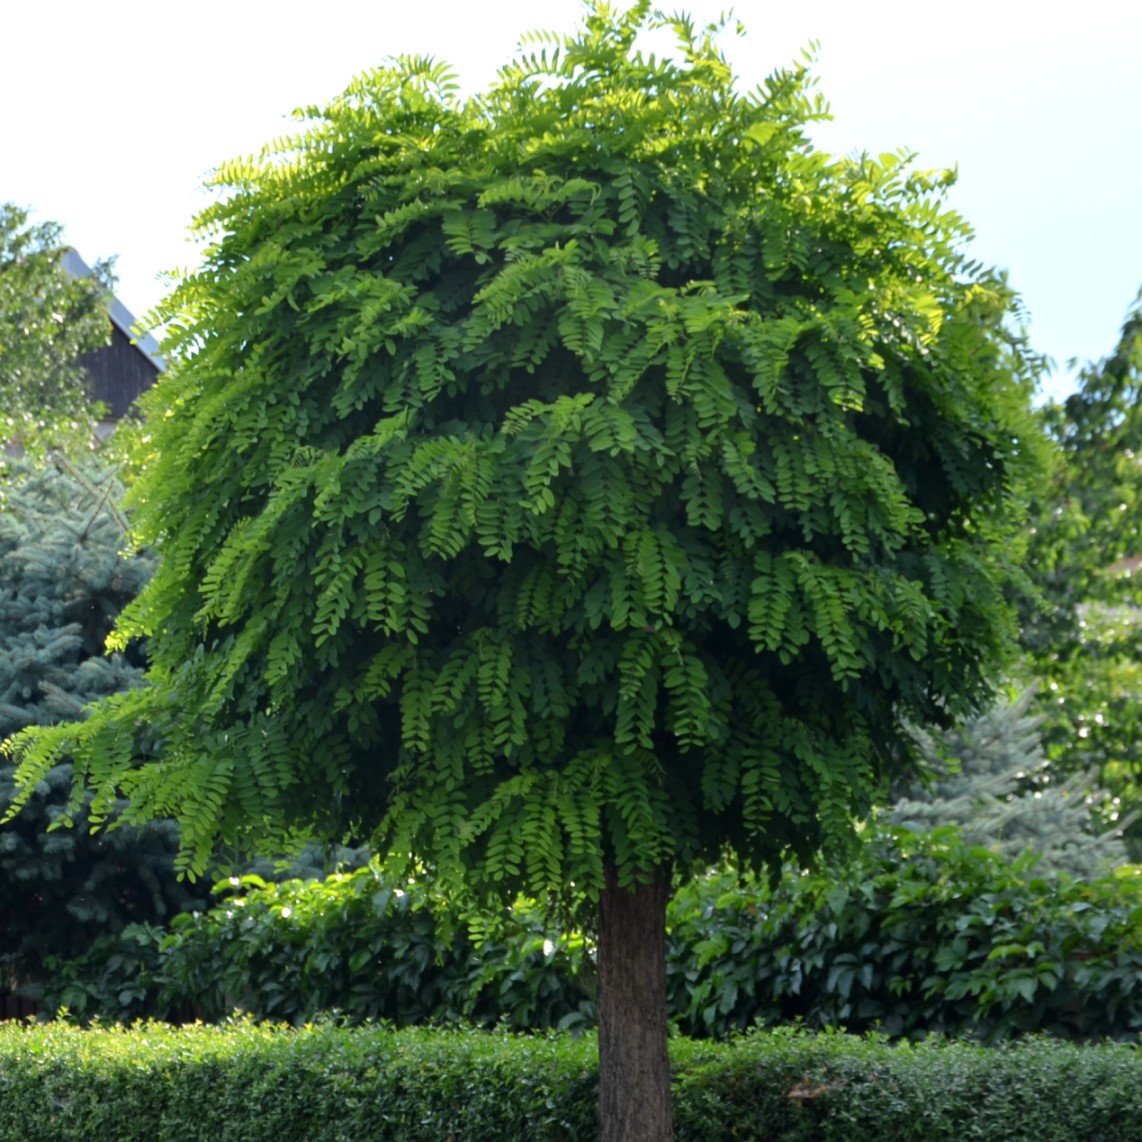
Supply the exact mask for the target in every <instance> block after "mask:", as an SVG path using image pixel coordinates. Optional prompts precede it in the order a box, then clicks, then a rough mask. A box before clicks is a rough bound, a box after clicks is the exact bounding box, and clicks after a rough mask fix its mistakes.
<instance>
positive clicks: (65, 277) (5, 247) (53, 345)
mask: <svg viewBox="0 0 1142 1142" xmlns="http://www.w3.org/2000/svg"><path fill="white" fill-rule="evenodd" d="M61 234H62V230H61V228H60V227H59V226H58V225H56V224H55V223H52V222H44V223H40V224H38V225H30V224H29V222H28V214H27V211H25V210H22V209H20V208H19V207H17V206H15V205H13V204H12V203H0V392H2V393H3V400H2V401H0V406H2V409H3V411H2V412H0V437H2V438H4V439H8V440H11V439H12V438H14V437H16V436H23V437H25V438H28V437H34V436H35V435H36V433H37V432H42V431H43V430H44V429H45V428H48V427H49V426H50V427H56V426H58V425H59V424H60V423H61V422H66V421H68V420H72V421H79V422H81V423H84V424H86V423H87V422H88V420H89V419H90V416H91V408H90V400H91V398H90V394H89V392H88V390H87V380H86V374H85V372H84V370H83V368H82V367H81V366H80V365H79V364H78V358H79V357H80V355H81V354H83V353H86V352H89V351H90V350H92V349H98V348H100V347H101V346H103V345H106V344H107V343H108V341H110V339H111V323H110V321H109V320H108V317H107V295H108V293H109V291H110V289H111V286H112V284H113V281H114V279H113V277H112V273H111V263H109V262H96V264H95V266H94V267H93V269H92V273H91V276H90V277H87V278H75V277H72V276H71V275H70V274H69V273H68V272H67V271H66V270H65V269H64V268H63V255H64V250H65V247H64V246H63V245H62V244H61V242H60V238H61Z"/></svg>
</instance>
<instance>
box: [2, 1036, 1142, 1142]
mask: <svg viewBox="0 0 1142 1142" xmlns="http://www.w3.org/2000/svg"><path fill="white" fill-rule="evenodd" d="M670 1055H671V1069H672V1073H673V1093H674V1100H675V1125H676V1134H677V1137H678V1139H679V1140H680V1142H683V1140H702V1142H705V1140H709V1142H715V1140H716V1142H722V1140H723V1139H727V1138H736V1139H762V1138H764V1139H766V1140H767V1142H809V1140H810V1139H813V1140H823V1142H830V1140H841V1139H843V1140H845V1142H865V1140H868V1139H875V1140H876V1142H881V1140H882V1139H884V1138H891V1139H893V1140H894V1142H945V1140H948V1142H951V1140H955V1142H960V1140H961V1139H964V1138H969V1137H970V1138H972V1139H974V1140H976V1142H992V1140H995V1142H998V1140H999V1139H1003V1140H1004V1142H1017V1140H1022V1139H1026V1140H1034V1142H1064V1140H1065V1142H1096V1140H1101V1142H1108V1140H1110V1139H1114V1140H1115V1142H1138V1140H1142V1116H1140V1115H1139V1114H1138V1093H1137V1092H1138V1087H1139V1080H1140V1079H1142V1057H1140V1056H1139V1054H1138V1052H1137V1051H1136V1050H1134V1049H1131V1048H1129V1047H1125V1046H1120V1045H1108V1046H1102V1047H1079V1046H1075V1045H1071V1044H1065V1043H1055V1042H1050V1041H1046V1040H1042V1039H1032V1040H1029V1041H1026V1042H1024V1043H1021V1044H1019V1045H1016V1046H1009V1047H1006V1048H1003V1049H999V1050H987V1049H984V1048H981V1047H978V1046H971V1045H968V1044H963V1043H947V1042H942V1041H939V1040H934V1041H929V1042H927V1043H924V1044H922V1045H918V1046H914V1045H910V1044H902V1045H899V1046H896V1047H891V1046H889V1045H887V1044H886V1043H884V1042H883V1041H882V1040H878V1039H872V1040H867V1041H862V1040H859V1039H855V1038H851V1037H848V1036H844V1035H839V1034H829V1035H810V1034H807V1033H804V1032H800V1031H795V1030H786V1031H781V1032H776V1033H766V1034H751V1035H748V1036H744V1037H739V1038H736V1039H734V1040H733V1041H732V1042H730V1043H722V1044H717V1043H708V1042H707V1043H695V1042H692V1041H688V1040H685V1039H674V1040H672V1042H671V1044H670ZM596 1076H597V1054H596V1046H595V1042H594V1037H593V1036H591V1035H587V1036H583V1037H578V1038H571V1037H567V1036H546V1037H542V1038H533V1037H516V1036H510V1035H506V1034H487V1033H481V1032H475V1031H471V1030H467V1031H461V1030H452V1031H448V1032H439V1031H432V1032H429V1031H424V1030H411V1031H409V1030H406V1031H400V1032H393V1031H387V1030H381V1029H378V1028H358V1029H349V1028H338V1027H335V1026H332V1025H330V1024H323V1025H318V1026H308V1027H305V1028H303V1029H300V1030H290V1029H287V1028H283V1027H280V1026H278V1027H272V1026H267V1025H261V1026H259V1025H255V1024H252V1023H249V1022H239V1023H236V1024H232V1025H229V1026H226V1027H222V1028H218V1027H203V1026H193V1027H187V1028H183V1029H181V1030H175V1029H172V1028H169V1027H164V1026H161V1025H157V1024H147V1025H143V1026H141V1027H139V1028H137V1029H135V1030H133V1031H124V1030H123V1029H122V1028H116V1029H110V1030H105V1031H79V1030H77V1029H75V1028H71V1027H66V1026H63V1025H59V1024H56V1025H53V1026H50V1027H46V1028H43V1027H29V1026H27V1025H22V1024H9V1025H6V1026H0V1142H73V1140H74V1142H78V1140H79V1139H83V1140H84V1142H86V1140H87V1139H90V1138H115V1139H117V1140H118V1142H154V1140H155V1139H173V1138H178V1139H179V1142H197V1140H203V1142H205V1140H209V1142H263V1140H272V1142H283V1140H286V1139H305V1140H306V1142H335V1140H336V1142H342V1140H345V1139H350V1138H351V1139H354V1140H359V1142H380V1140H383V1139H400V1140H401V1142H417V1140H419V1139H431V1140H433V1142H438V1140H439V1139H444V1138H450V1139H453V1140H455V1142H475V1140H481V1139H502V1138H512V1137H516V1138H527V1139H536V1140H541V1139H586V1138H591V1137H593V1136H594V1129H595V1105H594V1099H595V1088H596V1083H597V1077H596Z"/></svg>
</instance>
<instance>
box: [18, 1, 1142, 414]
mask: <svg viewBox="0 0 1142 1142" xmlns="http://www.w3.org/2000/svg"><path fill="white" fill-rule="evenodd" d="M663 6H664V7H667V8H670V9H673V8H674V7H675V6H677V7H682V8H685V9H686V10H688V11H689V12H691V13H692V14H693V15H694V16H695V17H696V18H697V19H698V20H702V21H704V20H708V19H711V18H713V17H714V16H715V15H716V14H717V13H718V12H719V11H720V10H721V9H722V8H723V7H725V6H728V5H724V4H722V3H719V2H717V0H689V3H686V2H685V0H679V3H678V4H677V5H675V4H674V3H673V0H665V3H664V4H663ZM13 8H14V10H9V11H6V12H5V15H4V51H3V62H2V63H0V106H3V108H4V114H3V129H2V134H0V201H14V202H16V203H18V204H19V205H22V206H26V207H31V208H32V209H33V211H34V217H35V218H36V219H37V220H41V221H43V220H54V221H58V222H61V223H63V225H64V227H65V239H66V240H67V241H69V242H70V243H71V244H72V245H74V246H75V247H76V248H77V249H78V250H79V252H80V253H81V254H82V255H83V257H84V258H86V259H87V260H88V261H89V262H90V261H92V260H94V259H95V258H98V257H107V256H111V255H117V256H118V267H117V268H118V274H119V286H118V290H117V292H118V295H119V297H120V299H121V300H122V301H123V303H124V304H125V305H126V306H127V308H128V309H130V310H131V311H132V312H133V313H135V314H136V315H140V316H141V315H142V314H143V313H144V312H146V310H148V309H149V308H150V307H151V306H152V305H153V304H154V303H155V302H156V301H157V300H158V299H159V297H161V296H162V294H163V292H164V291H165V287H164V285H163V283H162V282H161V280H160V279H159V275H160V274H161V273H162V272H163V271H165V270H169V269H172V268H175V267H179V266H186V265H190V264H192V263H193V261H194V259H195V251H194V247H193V246H191V245H188V244H187V239H186V227H187V224H188V223H189V221H190V219H191V217H192V215H193V214H194V213H195V211H196V210H197V209H199V208H200V207H201V206H203V205H205V201H206V199H205V196H204V195H203V193H202V191H201V190H200V189H199V188H200V184H201V181H202V178H203V176H204V175H205V174H207V173H208V172H209V170H210V169H211V168H212V167H213V166H215V165H216V164H218V163H220V162H222V161H223V160H225V159H228V158H232V157H234V156H236V155H245V154H249V153H251V152H255V151H257V150H258V149H260V147H261V145H262V144H263V143H264V142H266V141H267V140H268V139H270V138H272V137H274V136H277V135H281V134H284V133H286V132H288V131H289V130H290V129H291V127H290V124H289V123H288V121H287V120H286V118H285V116H287V115H288V113H289V111H290V110H291V109H292V108H294V107H297V106H300V105H303V104H308V103H320V102H324V101H326V100H328V99H330V98H332V97H333V96H335V95H337V94H338V93H339V92H340V91H341V90H342V88H343V87H344V86H345V84H346V83H347V82H348V81H349V80H350V79H351V78H352V77H353V76H354V75H356V74H357V73H359V72H361V71H363V70H365V69H366V68H369V67H373V66H376V65H378V64H379V63H381V62H382V61H383V60H384V59H385V57H387V56H390V55H395V54H398V53H417V54H430V55H433V56H435V57H436V58H437V59H441V60H445V61H447V62H448V63H450V64H451V65H452V66H453V68H454V69H455V70H456V71H457V72H458V74H459V77H460V80H461V83H462V85H463V88H464V90H466V91H476V90H479V89H481V88H483V87H485V86H486V85H487V83H488V82H489V81H490V80H491V78H492V77H493V76H494V74H495V71H496V68H497V67H498V66H499V65H500V64H502V63H503V62H505V61H506V60H507V59H508V58H510V56H511V54H512V52H513V51H514V49H515V46H516V44H517V43H518V40H519V36H520V34H521V33H522V32H524V31H527V30H531V29H533V28H536V27H542V28H550V29H553V30H557V31H567V32H569V31H571V30H572V29H573V28H574V26H575V25H576V23H577V22H578V20H579V17H580V14H581V12H582V7H581V5H580V3H579V0H546V2H545V3H527V2H524V0H484V2H483V3H474V2H461V0H402V2H400V3H396V2H393V0H373V2H371V3H366V2H364V0H323V2H322V3H320V4H311V3H307V4H304V5H303V4H301V3H298V2H297V0H275V2H274V3H269V2H268V0H225V2H223V0H193V2H192V3H179V4H174V3H170V2H169V0H168V2H167V3H161V2H156V0H148V2H147V3H143V2H141V0H119V2H118V3H115V4H92V3H87V2H85V3H79V2H78V0H57V3H55V4H46V3H44V4H36V3H21V4H18V5H15V6H13ZM734 11H735V14H736V16H737V17H738V18H740V19H741V20H742V21H743V22H744V23H745V25H746V27H747V29H748V32H749V34H748V36H747V37H746V38H745V39H744V40H739V39H735V38H734V37H732V36H728V37H727V38H726V40H725V48H726V51H727V54H728V55H729V57H730V59H731V61H732V62H733V64H734V67H735V70H736V71H737V72H738V74H739V76H740V77H741V78H742V80H743V81H744V82H745V83H747V84H748V85H749V86H752V85H754V84H755V83H757V82H759V81H760V80H761V79H762V78H764V76H765V75H767V74H768V73H769V72H770V71H772V70H773V69H774V68H775V67H777V66H780V65H783V64H786V63H789V62H790V61H792V60H793V59H794V58H795V57H796V56H798V54H799V52H800V50H801V48H803V47H804V46H805V45H806V44H807V43H808V42H809V41H810V40H811V39H816V40H819V41H820V44H821V48H820V52H819V58H818V63H817V66H816V68H815V73H816V74H817V75H818V76H819V77H820V90H821V91H822V93H823V94H824V95H825V96H826V98H827V99H828V100H829V101H830V103H831V104H832V109H833V113H834V115H835V121H834V122H833V123H831V124H829V125H827V126H825V127H823V128H821V129H820V130H819V131H817V132H816V134H815V138H816V141H817V143H818V145H820V146H821V147H823V148H825V149H828V150H831V151H835V152H841V153H847V152H850V151H854V150H868V151H871V152H873V153H877V152H880V151H889V150H895V149H896V148H898V147H902V146H904V147H910V148H912V149H913V150H916V151H918V152H919V160H918V161H919V165H920V166H922V167H925V168H930V167H940V166H950V165H958V166H959V171H960V183H959V185H958V186H957V187H956V189H955V190H954V191H953V196H952V203H953V205H954V206H955V207H956V208H957V209H959V210H960V211H961V212H962V213H963V214H965V215H966V217H967V218H968V219H969V221H970V222H972V224H973V225H974V226H975V229H976V232H977V240H976V243H975V246H974V254H975V256H976V257H977V258H979V259H980V260H981V261H984V262H986V263H989V264H993V265H997V266H1002V267H1005V268H1007V269H1008V270H1009V271H1010V274H1011V281H1012V284H1013V285H1014V286H1015V288H1016V289H1017V290H1019V291H1020V292H1021V293H1022V295H1023V297H1024V300H1025V302H1026V305H1027V307H1028V310H1029V311H1030V315H1031V333H1032V342H1033V344H1034V345H1035V347H1036V348H1038V349H1039V350H1040V351H1043V352H1046V353H1048V354H1050V355H1051V356H1052V357H1054V358H1055V360H1056V361H1057V363H1058V365H1059V371H1058V373H1057V374H1056V376H1055V378H1054V379H1053V380H1052V381H1051V382H1050V383H1049V384H1048V391H1049V392H1052V393H1061V392H1064V391H1066V390H1067V389H1068V388H1069V387H1070V382H1069V379H1068V375H1067V370H1066V367H1065V366H1066V362H1067V360H1068V359H1069V358H1072V357H1078V358H1079V359H1080V361H1083V360H1088V359H1097V358H1100V357H1103V356H1105V355H1106V354H1108V353H1109V352H1110V351H1111V349H1112V348H1113V345H1114V343H1115V341H1116V339H1117V334H1118V330H1119V327H1120V325H1121V322H1122V319H1123V317H1124V316H1125V313H1126V310H1127V307H1128V306H1129V305H1130V304H1131V302H1132V301H1133V299H1134V298H1135V296H1136V294H1137V293H1138V290H1139V287H1140V286H1142V7H1139V6H1138V5H1136V4H1135V3H1134V2H1133V0H1081V2H1079V3H1073V2H1072V3H1070V4H1067V5H1062V4H1059V5H1057V6H1056V5H1051V4H1047V3H1043V2H1042V0H1037V2H1035V3H1030V2H1026V0H986V2H984V0H957V2H956V3H951V4H924V3H921V2H920V0H864V2H863V3H861V2H860V0H796V2H795V3H789V2H788V0H786V2H784V3H776V2H771V0H739V3H738V4H736V5H735V8H734Z"/></svg>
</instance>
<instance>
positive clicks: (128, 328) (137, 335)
mask: <svg viewBox="0 0 1142 1142" xmlns="http://www.w3.org/2000/svg"><path fill="white" fill-rule="evenodd" d="M63 268H64V269H65V270H67V272H68V273H69V274H71V275H72V276H73V277H77V278H87V277H90V276H91V267H90V266H89V265H88V264H87V263H86V262H85V261H84V260H83V259H82V258H81V257H80V256H79V254H77V253H76V252H75V250H73V249H71V247H70V246H69V247H68V248H67V249H66V250H64V252H63ZM108 315H109V316H110V318H111V324H112V325H114V326H115V328H116V329H118V330H119V331H120V332H121V333H122V334H123V336H124V337H126V338H127V339H128V340H129V341H130V342H131V343H132V344H133V345H134V347H135V348H136V349H138V351H139V352H140V353H142V354H143V356H145V357H146V358H147V359H148V360H149V361H150V362H151V364H152V365H154V367H155V368H156V369H157V370H158V371H159V372H160V373H161V372H162V371H163V370H164V369H165V368H166V367H167V364H166V362H165V361H164V360H163V358H162V354H161V353H160V352H159V343H158V342H157V341H156V340H155V339H154V338H153V337H152V336H151V335H150V334H149V333H141V331H140V330H139V329H138V327H137V322H136V321H135V318H134V315H133V314H132V313H131V312H130V310H128V309H127V307H126V306H125V305H124V304H123V303H122V302H121V301H120V300H119V299H118V298H117V297H115V296H114V294H112V296H111V304H110V305H109V306H108Z"/></svg>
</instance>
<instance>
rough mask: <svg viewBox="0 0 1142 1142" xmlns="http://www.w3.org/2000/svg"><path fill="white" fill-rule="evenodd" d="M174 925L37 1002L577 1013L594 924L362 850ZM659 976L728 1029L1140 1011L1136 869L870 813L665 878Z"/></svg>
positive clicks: (140, 934) (695, 1027) (1017, 1030)
mask: <svg viewBox="0 0 1142 1142" xmlns="http://www.w3.org/2000/svg"><path fill="white" fill-rule="evenodd" d="M230 889H231V893H232V894H231V896H230V898H229V899H227V900H225V901H224V902H223V903H221V904H220V905H218V906H217V907H215V908H213V909H211V910H210V911H208V912H205V913H201V914H198V913H188V914H184V915H182V916H179V917H176V918H175V920H174V922H173V924H172V926H171V929H170V931H169V932H164V931H163V930H162V929H158V928H155V927H150V926H135V927H133V928H129V929H127V930H126V931H125V932H124V933H122V934H121V935H119V936H117V937H113V938H108V939H106V940H104V941H102V942H101V943H99V944H98V945H97V946H96V948H95V949H94V950H93V952H92V953H91V954H89V955H88V956H87V957H85V958H83V959H81V960H77V961H71V962H63V963H57V964H56V965H55V966H56V972H57V975H56V979H55V980H54V982H53V985H52V986H51V987H50V988H49V991H48V1001H47V1002H48V1005H49V1006H48V1010H54V1009H55V1007H57V1006H59V1005H64V1006H67V1007H69V1008H70V1009H71V1011H72V1012H73V1013H74V1015H75V1016H76V1017H78V1018H80V1019H81V1020H86V1019H90V1018H93V1017H97V1016H100V1017H105V1018H112V1019H130V1018H134V1017H139V1016H144V1015H150V1016H155V1017H160V1018H164V1019H184V1018H188V1017H191V1016H198V1017H201V1018H203V1019H206V1020H209V1021H218V1020H220V1019H223V1018H225V1017H226V1016H227V1015H229V1014H230V1013H231V1012H233V1011H234V1010H235V1009H236V1008H237V1009H241V1010H245V1011H248V1012H250V1013H252V1014H254V1015H255V1016H257V1017H259V1018H270V1019H280V1020H287V1021H290V1022H293V1023H295V1024H297V1023H303V1022H305V1021H306V1020H310V1019H313V1018H315V1017H316V1016H318V1015H319V1014H320V1013H321V1012H330V1011H336V1012H340V1013H341V1014H342V1015H343V1016H344V1017H345V1018H347V1019H349V1020H350V1021H354V1022H360V1021H363V1020H366V1019H385V1020H387V1021H390V1022H391V1023H393V1024H395V1025H397V1026H409V1025H417V1024H426V1023H437V1024H439V1023H449V1022H461V1021H463V1022H472V1023H476V1024H478V1025H481V1026H485V1027H487V1026H492V1025H494V1024H497V1023H503V1024H504V1025H505V1026H507V1027H510V1028H513V1029H532V1030H536V1029H539V1030H542V1029H548V1028H578V1027H584V1026H589V1025H591V1024H592V1023H593V1021H594V1002H593V959H592V945H591V942H590V940H589V938H588V937H586V936H584V935H582V934H580V933H576V932H562V933H561V932H559V931H558V930H556V929H555V928H554V927H553V926H552V925H551V924H550V923H548V918H547V917H545V916H544V914H543V913H542V912H541V911H540V910H539V909H538V908H537V907H536V906H534V905H531V904H528V903H527V902H520V903H518V904H517V905H516V907H514V908H513V909H510V910H506V911H505V912H503V913H502V914H500V915H499V916H498V917H492V918H488V917H485V918H484V919H483V920H482V921H481V923H480V924H479V925H478V926H477V925H475V924H474V923H473V922H472V921H471V920H470V919H468V918H466V917H465V916H464V915H463V914H462V913H461V912H460V911H459V910H458V909H456V908H455V907H452V906H450V905H448V904H447V903H446V902H444V901H442V900H440V899H439V898H435V897H433V896H432V894H431V893H430V892H429V891H428V889H427V888H426V887H425V886H423V885H421V884H417V883H403V884H401V885H396V884H393V883H390V882H388V881H386V879H385V878H384V877H383V876H382V875H381V874H380V873H379V872H378V871H377V870H376V869H373V868H369V869H364V870H360V871H358V872H355V873H352V874H348V875H341V876H337V877H332V878H330V879H328V880H326V881H323V882H322V881H314V882H305V883H303V882H290V883H286V884H266V883H264V882H263V881H261V880H260V879H258V878H256V877H252V878H245V879H242V880H237V879H236V880H235V881H234V882H233V884H232V885H231V886H230ZM669 924H670V930H669V942H668V968H667V972H668V974H667V986H668V991H669V1004H670V1011H671V1014H672V1018H673V1020H674V1024H675V1026H676V1027H677V1028H678V1029H679V1030H680V1031H681V1032H682V1033H684V1034H686V1035H689V1036H691V1037H695V1038H702V1037H709V1036H713V1037H724V1036H726V1035H727V1034H730V1033H732V1032H734V1031H740V1030H744V1029H746V1028H748V1027H750V1026H751V1025H752V1024H754V1023H760V1024H762V1025H765V1026H777V1025H782V1024H787V1023H792V1022H802V1023H804V1024H805V1025H806V1026H808V1027H810V1028H824V1027H828V1026H838V1027H847V1028H848V1029H849V1030H852V1031H858V1032H859V1031H865V1030H870V1029H877V1030H879V1031H881V1032H882V1033H884V1034H885V1035H887V1036H889V1037H891V1038H898V1037H910V1038H917V1037H920V1036H922V1035H925V1034H928V1033H931V1032H941V1033H944V1034H948V1035H964V1034H967V1035H972V1036H977V1037H980V1038H982V1039H983V1040H985V1041H987V1042H997V1041H1000V1040H1003V1039H1006V1038H1009V1037H1012V1036H1014V1035H1017V1034H1021V1033H1026V1032H1034V1031H1045V1032H1048V1033H1050V1034H1052V1035H1055V1036H1057V1037H1061V1038H1067V1039H1077V1040H1086V1039H1097V1038H1103V1037H1107V1038H1114V1039H1120V1040H1123V1039H1133V1038H1135V1037H1136V1036H1137V1035H1138V1033H1139V1031H1142V987H1139V986H1138V981H1139V979H1140V978H1142V876H1140V875H1139V873H1138V870H1136V869H1132V868H1131V869H1121V870H1119V872H1118V873H1117V874H1115V875H1114V876H1111V877H1106V878H1103V879H1100V880H1095V881H1090V882H1080V881H1071V880H1068V879H1067V878H1065V877H1058V876H1039V875H1037V869H1036V866H1035V864H1034V863H1033V860H1032V858H1030V857H1024V858H1020V859H1018V860H1015V861H1013V862H1012V861H1008V860H1007V859H1005V858H1003V857H1001V856H999V855H997V854H996V853H993V852H991V851H989V850H987V849H983V848H979V847H975V846H970V845H967V844H965V843H964V842H963V841H962V840H961V839H960V838H959V836H958V834H957V833H956V832H955V831H954V830H951V829H945V830H940V831H937V832H936V833H935V834H932V835H929V836H919V835H914V834H911V833H908V832H905V831H901V832H898V833H890V834H883V835H880V836H878V837H877V838H875V839H873V840H872V841H871V842H870V843H869V844H867V845H866V846H865V849H864V852H863V854H862V857H861V859H860V861H859V862H858V863H856V864H855V865H853V866H852V867H850V868H848V869H841V870H837V869H828V870H825V871H822V872H819V873H814V874H803V873H800V872H797V871H794V870H790V871H788V872H787V873H786V874H785V876H784V877H783V878H782V879H781V880H780V882H779V883H778V884H777V885H776V886H775V887H773V888H770V887H768V886H767V885H766V884H765V883H763V882H760V881H758V880H756V879H753V878H749V877H745V878H739V877H738V876H736V875H735V874H734V873H732V872H730V871H728V870H726V869H720V870H715V871H713V872H711V873H709V874H707V875H706V876H703V877H699V878H697V879H695V880H693V881H691V882H690V883H688V884H687V885H685V886H684V887H682V888H681V889H680V890H679V892H678V893H677V894H676V896H675V898H674V900H673V902H672V904H671V906H670V911H669Z"/></svg>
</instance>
